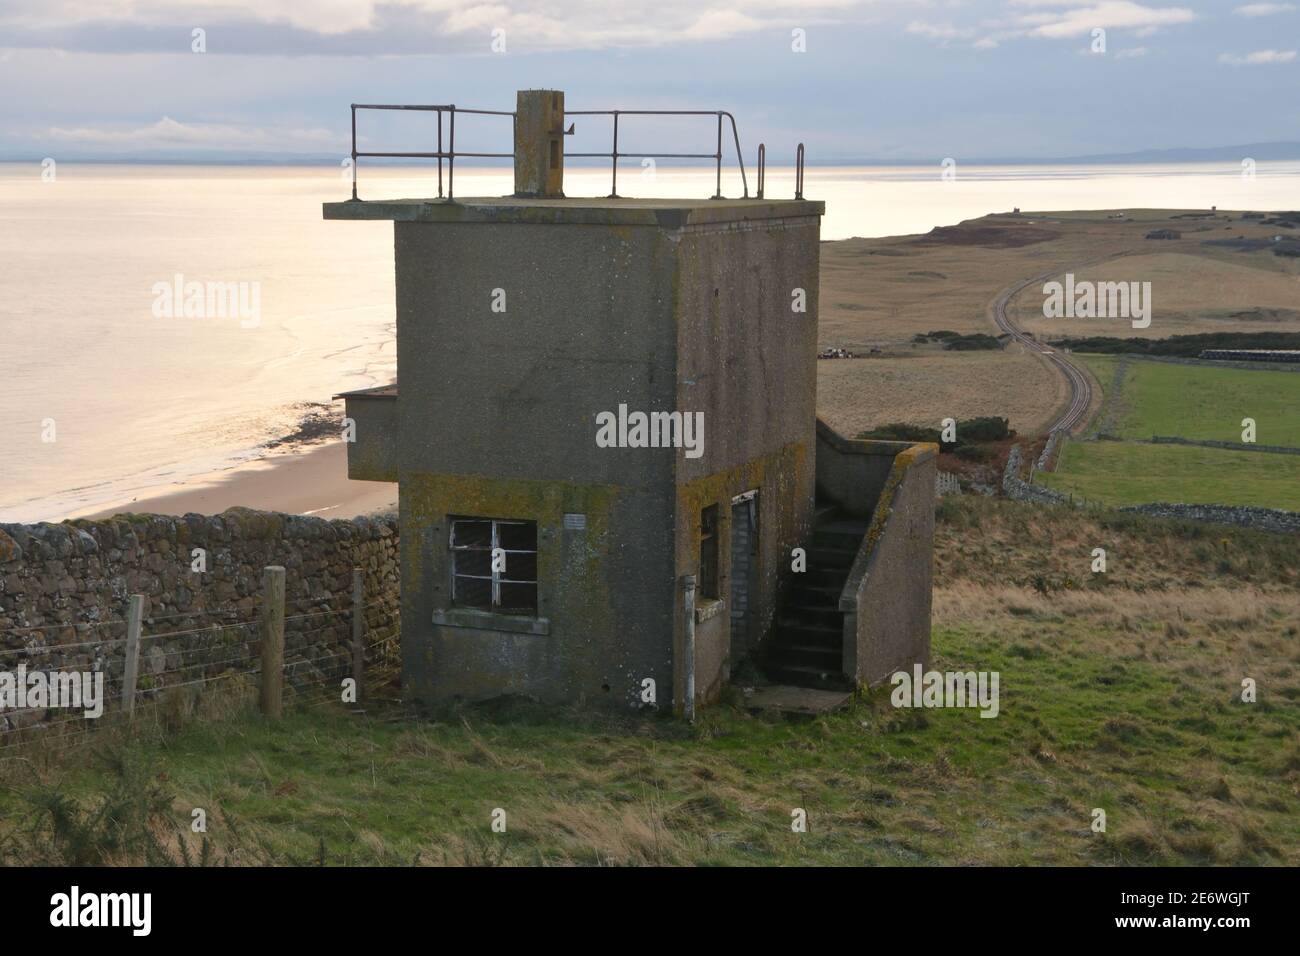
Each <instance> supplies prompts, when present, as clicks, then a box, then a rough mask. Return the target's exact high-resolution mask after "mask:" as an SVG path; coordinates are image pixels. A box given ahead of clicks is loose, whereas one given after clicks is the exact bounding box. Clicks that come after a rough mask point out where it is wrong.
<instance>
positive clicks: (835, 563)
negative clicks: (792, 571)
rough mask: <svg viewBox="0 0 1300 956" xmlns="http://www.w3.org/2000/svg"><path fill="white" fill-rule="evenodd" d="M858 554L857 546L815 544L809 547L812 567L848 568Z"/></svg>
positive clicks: (809, 561)
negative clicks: (829, 546) (819, 545)
mask: <svg viewBox="0 0 1300 956" xmlns="http://www.w3.org/2000/svg"><path fill="white" fill-rule="evenodd" d="M857 556H858V550H857V548H823V547H818V546H817V545H813V546H812V547H811V548H809V549H808V564H809V567H810V568H819V569H821V568H844V569H845V570H848V568H849V567H850V566H852V564H853V559H854V558H856V557H857Z"/></svg>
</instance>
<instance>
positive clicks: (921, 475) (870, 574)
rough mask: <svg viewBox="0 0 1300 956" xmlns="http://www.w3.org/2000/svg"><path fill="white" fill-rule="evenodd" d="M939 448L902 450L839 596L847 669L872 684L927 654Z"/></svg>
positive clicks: (920, 446) (858, 680)
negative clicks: (935, 484)
mask: <svg viewBox="0 0 1300 956" xmlns="http://www.w3.org/2000/svg"><path fill="white" fill-rule="evenodd" d="M937 456H938V448H937V447H936V446H935V445H932V444H917V445H911V446H909V447H907V448H906V449H905V450H904V451H902V452H899V453H898V454H897V455H895V457H894V459H893V463H892V466H891V468H890V472H889V476H888V478H887V479H886V481H885V484H884V487H883V488H882V489H881V492H880V496H879V499H878V500H877V502H876V505H875V510H874V514H873V516H872V521H871V525H870V527H869V529H868V531H867V534H866V536H865V537H864V538H863V540H862V545H861V547H860V548H859V551H858V556H857V558H856V559H855V561H854V564H853V568H852V570H851V571H850V572H849V578H848V581H847V582H845V586H844V592H843V594H842V595H841V598H840V608H841V610H843V611H844V612H845V615H844V673H845V674H846V675H847V676H848V677H850V678H851V679H852V680H853V681H854V682H855V683H857V684H859V685H865V686H873V685H875V684H879V683H881V682H882V681H884V680H886V679H888V677H889V676H890V675H891V674H892V673H894V672H895V671H897V670H899V669H900V668H902V669H910V668H911V666H912V665H913V664H917V663H920V664H922V665H926V664H928V663H929V660H930V608H931V592H932V589H933V586H934V482H935V474H936V467H937V462H936V459H937Z"/></svg>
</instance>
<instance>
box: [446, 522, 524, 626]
mask: <svg viewBox="0 0 1300 956" xmlns="http://www.w3.org/2000/svg"><path fill="white" fill-rule="evenodd" d="M449 524H450V525H451V540H450V548H451V601H452V604H454V605H456V606H458V607H474V608H482V609H483V610H488V611H500V612H501V613H503V614H536V613H537V522H536V521H517V520H513V519H498V518H469V517H452V518H450V519H449Z"/></svg>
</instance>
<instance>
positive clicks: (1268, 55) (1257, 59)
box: [1219, 50, 1296, 66]
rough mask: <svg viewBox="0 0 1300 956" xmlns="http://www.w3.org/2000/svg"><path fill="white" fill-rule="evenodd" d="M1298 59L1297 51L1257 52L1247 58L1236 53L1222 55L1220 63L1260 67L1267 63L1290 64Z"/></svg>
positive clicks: (1247, 55)
mask: <svg viewBox="0 0 1300 956" xmlns="http://www.w3.org/2000/svg"><path fill="white" fill-rule="evenodd" d="M1295 58H1296V51H1295V50H1256V51H1255V52H1254V53H1247V54H1246V55H1245V56H1238V55H1237V54H1235V53H1220V54H1219V62H1220V63H1228V64H1231V65H1232V66H1259V65H1261V64H1265V63H1290V62H1291V61H1292V60H1294V59H1295Z"/></svg>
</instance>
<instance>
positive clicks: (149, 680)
mask: <svg viewBox="0 0 1300 956" xmlns="http://www.w3.org/2000/svg"><path fill="white" fill-rule="evenodd" d="M195 548H202V549H205V550H206V552H207V569H208V570H207V571H206V572H203V573H196V572H195V571H193V570H192V561H193V558H192V556H191V555H192V551H193V549H195ZM268 565H282V566H283V567H284V568H285V571H286V584H285V605H286V607H285V617H286V621H285V632H286V634H285V660H286V665H287V667H286V674H287V678H288V684H289V686H291V687H292V686H293V685H294V684H295V682H312V681H314V680H316V679H318V678H319V677H320V676H321V675H322V674H324V673H336V672H344V673H345V672H347V669H348V656H347V655H348V653H349V652H348V646H349V642H350V640H351V607H352V569H353V568H354V567H359V568H361V569H362V570H363V571H364V575H365V578H364V580H365V602H366V604H367V605H369V606H368V607H367V608H366V620H367V624H368V627H369V629H370V630H371V632H372V634H375V633H378V632H379V631H380V630H381V629H386V630H389V631H391V630H392V629H393V625H394V624H395V621H396V609H397V598H398V566H397V526H396V523H395V522H393V521H391V520H372V519H366V518H357V519H355V520H353V521H326V520H324V519H321V518H307V517H299V516H295V515H282V514H274V513H269V512H259V511H250V510H248V509H244V508H232V509H230V510H229V511H226V512H224V513H222V514H220V515H213V516H206V515H198V514H190V515H185V516H184V517H181V518H172V517H164V516H160V515H134V514H123V515H119V516H117V517H115V518H112V519H108V520H102V521H89V520H78V521H71V522H64V523H62V524H34V525H19V524H5V525H0V670H13V669H14V668H16V667H17V665H18V664H19V663H26V664H27V667H28V669H29V670H37V669H40V670H46V669H66V670H93V671H98V670H102V671H104V672H105V673H106V683H107V684H108V685H109V686H110V687H112V688H114V689H113V690H112V691H111V693H112V695H113V697H112V703H113V704H114V705H116V703H117V696H116V694H117V693H118V691H117V690H116V688H117V686H118V684H119V682H120V680H121V675H122V663H123V659H124V646H123V644H124V638H125V624H124V621H125V618H126V609H127V603H128V600H129V597H130V595H132V594H143V595H145V597H146V598H147V604H146V617H145V621H144V628H143V633H144V638H143V639H142V643H141V660H140V678H139V685H138V686H139V690H140V694H141V695H142V696H143V697H146V698H147V697H150V696H153V695H157V694H158V693H160V692H161V691H163V690H165V689H166V688H168V687H171V686H173V685H189V686H193V685H194V684H195V683H197V682H203V681H207V680H211V679H213V678H216V677H219V676H221V675H223V674H227V673H229V672H232V671H248V670H249V668H250V665H251V664H252V663H253V662H254V661H256V659H257V655H258V654H259V653H260V639H261V630H260V627H259V625H258V622H259V621H260V612H261V604H262V572H263V569H264V568H265V567H266V566H268ZM336 611H337V612H338V613H335V612H336ZM393 643H394V644H395V643H396V642H393ZM43 719H44V715H43V714H24V715H20V716H7V715H5V714H3V713H0V725H2V724H3V721H5V720H8V721H10V723H11V724H12V723H15V722H16V723H17V724H19V725H25V724H30V723H34V722H39V721H41V720H43ZM0 729H12V727H3V726H0Z"/></svg>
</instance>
